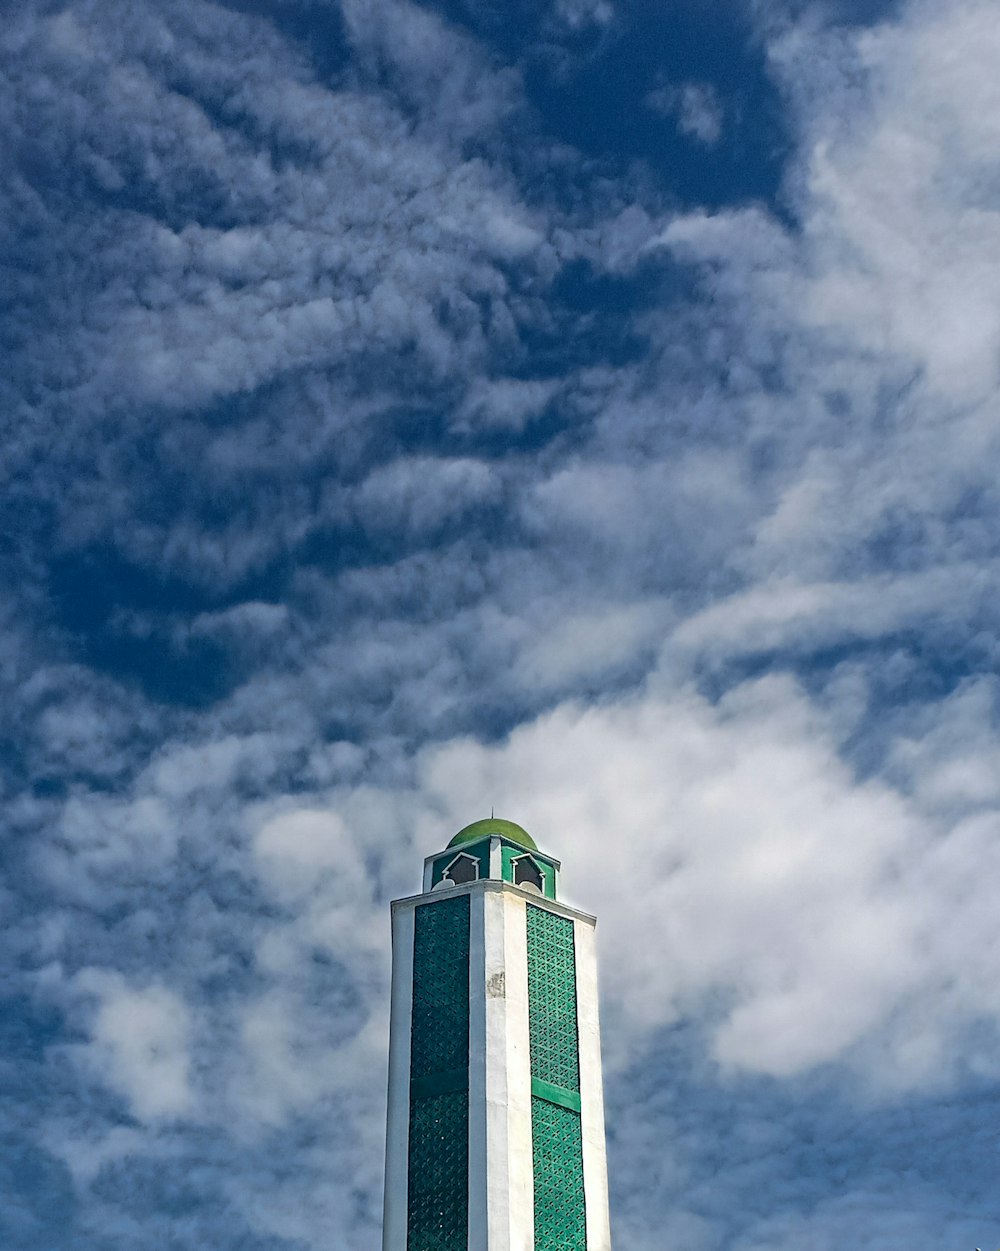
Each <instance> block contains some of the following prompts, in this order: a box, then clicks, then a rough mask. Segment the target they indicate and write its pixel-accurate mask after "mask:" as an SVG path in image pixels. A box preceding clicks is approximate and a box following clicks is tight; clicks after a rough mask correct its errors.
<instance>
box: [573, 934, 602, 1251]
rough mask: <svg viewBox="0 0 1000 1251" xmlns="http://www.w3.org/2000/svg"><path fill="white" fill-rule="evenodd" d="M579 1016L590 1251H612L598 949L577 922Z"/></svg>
mask: <svg viewBox="0 0 1000 1251" xmlns="http://www.w3.org/2000/svg"><path fill="white" fill-rule="evenodd" d="M574 935H575V939H576V1011H577V1026H578V1029H579V1033H580V1119H581V1130H582V1134H583V1190H584V1198H585V1201H586V1205H587V1251H611V1222H610V1216H609V1212H608V1160H607V1143H606V1139H605V1133H604V1078H603V1074H602V1069H601V1028H600V1019H599V1012H598V990H597V949H596V943H595V935H594V923H593V921H591V920H589V919H587V920H584V919H582V918H577V920H576V922H575V924H574Z"/></svg>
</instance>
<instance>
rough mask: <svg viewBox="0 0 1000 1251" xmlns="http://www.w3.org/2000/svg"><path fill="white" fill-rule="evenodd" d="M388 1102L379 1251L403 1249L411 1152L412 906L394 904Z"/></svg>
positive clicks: (400, 1250) (403, 1250)
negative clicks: (383, 1194) (381, 1250)
mask: <svg viewBox="0 0 1000 1251" xmlns="http://www.w3.org/2000/svg"><path fill="white" fill-rule="evenodd" d="M389 1014H390V1019H389V1101H388V1111H387V1114H386V1141H385V1199H384V1204H383V1218H382V1248H383V1251H406V1205H407V1175H408V1173H409V1151H410V1142H409V1138H410V1025H411V1020H412V1016H413V906H412V903H411V904H410V905H409V906H405V905H402V906H400V905H393V910H392V989H391V991H390V1000H389Z"/></svg>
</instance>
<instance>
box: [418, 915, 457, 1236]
mask: <svg viewBox="0 0 1000 1251" xmlns="http://www.w3.org/2000/svg"><path fill="white" fill-rule="evenodd" d="M410 1092H411V1096H410V1144H409V1169H408V1182H407V1185H408V1196H407V1249H408V1251H467V1247H468V1223H469V1198H468V1192H469V1158H468V1156H469V897H468V895H460V896H458V897H457V898H455V899H442V900H439V901H435V902H434V903H430V904H423V905H421V906H420V907H418V908H417V909H416V912H415V915H414V937H413V1016H412V1023H411V1036H410Z"/></svg>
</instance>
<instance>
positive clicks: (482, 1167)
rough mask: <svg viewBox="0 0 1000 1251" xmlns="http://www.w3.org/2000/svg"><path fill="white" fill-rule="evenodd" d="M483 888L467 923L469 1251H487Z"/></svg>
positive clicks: (474, 897) (475, 895)
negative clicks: (468, 928) (468, 929)
mask: <svg viewBox="0 0 1000 1251" xmlns="http://www.w3.org/2000/svg"><path fill="white" fill-rule="evenodd" d="M485 902H486V899H485V894H484V892H483V890H482V889H479V890H473V891H471V892H470V898H469V921H470V925H471V932H470V936H469V938H470V941H469V1251H488V1248H489V1242H488V1239H487V1216H488V1207H489V1179H488V1178H487V1175H486V1173H487V1167H488V1160H489V1154H488V1145H487V1114H486V1085H487V1078H488V1059H487V1048H486V1029H487V1015H486V1006H487V1005H486V975H485V970H486V964H487V957H486V951H487V943H488V936H489V924H488V918H487V915H486V910H485V907H484V905H485Z"/></svg>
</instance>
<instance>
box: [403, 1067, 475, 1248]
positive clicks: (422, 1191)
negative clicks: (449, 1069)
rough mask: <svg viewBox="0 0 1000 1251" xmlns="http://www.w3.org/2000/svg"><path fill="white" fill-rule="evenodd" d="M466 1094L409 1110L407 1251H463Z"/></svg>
mask: <svg viewBox="0 0 1000 1251" xmlns="http://www.w3.org/2000/svg"><path fill="white" fill-rule="evenodd" d="M468 1178H469V1094H468V1091H465V1090H461V1091H455V1092H453V1093H451V1094H446V1095H431V1096H429V1097H428V1098H425V1099H414V1100H413V1103H412V1104H411V1106H410V1179H409V1193H408V1196H407V1247H408V1251H466V1248H467V1246H468V1226H469V1181H468Z"/></svg>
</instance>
